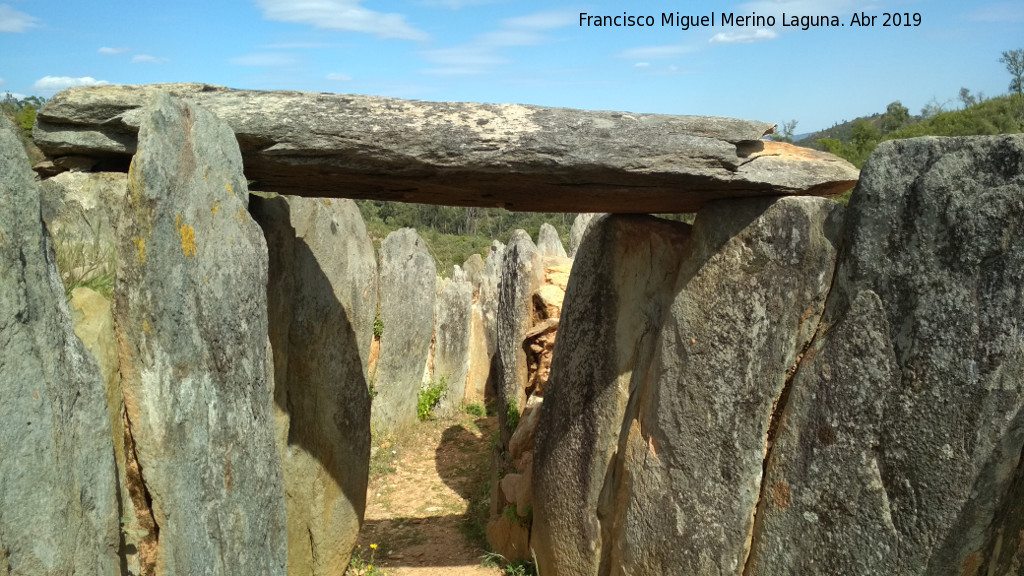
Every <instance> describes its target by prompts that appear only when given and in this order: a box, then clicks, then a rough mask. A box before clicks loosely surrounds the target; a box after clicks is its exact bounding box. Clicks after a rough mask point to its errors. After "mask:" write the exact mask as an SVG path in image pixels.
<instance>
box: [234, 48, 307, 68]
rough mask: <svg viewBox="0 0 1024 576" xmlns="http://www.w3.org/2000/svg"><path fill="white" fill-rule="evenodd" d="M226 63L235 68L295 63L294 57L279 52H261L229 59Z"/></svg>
mask: <svg viewBox="0 0 1024 576" xmlns="http://www.w3.org/2000/svg"><path fill="white" fill-rule="evenodd" d="M228 63H229V64H234V65H235V66H269V67H275V66H291V65H292V64H294V63H295V57H294V56H292V55H291V54H282V53H280V52H262V53H258V54H246V55H245V56H238V57H236V58H231V59H230V60H228Z"/></svg>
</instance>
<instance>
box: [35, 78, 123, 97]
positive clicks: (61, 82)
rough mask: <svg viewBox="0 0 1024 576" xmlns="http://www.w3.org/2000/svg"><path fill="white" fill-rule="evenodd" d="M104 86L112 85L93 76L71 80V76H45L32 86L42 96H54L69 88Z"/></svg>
mask: <svg viewBox="0 0 1024 576" xmlns="http://www.w3.org/2000/svg"><path fill="white" fill-rule="evenodd" d="M102 84H110V82H107V81H106V80H97V79H95V78H93V77H91V76H83V77H81V78H71V77H69V76H43V77H42V78H40V79H39V80H36V83H35V84H33V85H32V88H33V89H34V90H35V91H36V92H37V93H39V94H40V95H41V96H52V95H53V94H56V93H57V92H60V91H61V90H65V89H67V88H73V87H75V86H99V85H102Z"/></svg>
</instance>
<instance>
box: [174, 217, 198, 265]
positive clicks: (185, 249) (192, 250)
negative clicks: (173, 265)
mask: <svg viewBox="0 0 1024 576" xmlns="http://www.w3.org/2000/svg"><path fill="white" fill-rule="evenodd" d="M182 219H183V216H182V215H181V214H180V213H179V214H178V215H177V216H176V217H175V218H174V227H175V228H177V229H178V233H179V234H181V253H182V254H184V255H185V257H186V258H192V257H193V256H195V255H196V231H195V229H194V228H192V227H191V226H189V225H188V224H184V223H183V222H182Z"/></svg>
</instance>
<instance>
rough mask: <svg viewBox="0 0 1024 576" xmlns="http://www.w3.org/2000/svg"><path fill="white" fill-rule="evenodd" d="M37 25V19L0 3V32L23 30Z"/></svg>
mask: <svg viewBox="0 0 1024 576" xmlns="http://www.w3.org/2000/svg"><path fill="white" fill-rule="evenodd" d="M38 25H39V19H38V18H36V17H35V16H29V15H28V14H25V13H24V12H18V11H17V10H15V9H14V8H11V7H10V6H9V5H7V4H0V32H24V31H25V30H28V29H29V28H35V27H36V26H38Z"/></svg>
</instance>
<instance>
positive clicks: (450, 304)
mask: <svg viewBox="0 0 1024 576" xmlns="http://www.w3.org/2000/svg"><path fill="white" fill-rule="evenodd" d="M472 314H473V285H472V284H470V283H469V282H466V281H462V282H459V281H454V280H453V281H450V282H447V283H445V284H444V286H443V287H442V288H441V291H440V293H439V294H438V295H437V326H436V328H435V329H434V380H440V379H441V378H444V379H445V382H446V383H447V384H448V392H447V393H446V394H445V396H444V397H443V398H442V399H441V403H440V405H439V406H438V414H439V415H451V414H455V413H456V412H458V411H459V409H460V408H461V407H462V404H463V402H464V401H465V400H466V381H467V379H468V377H469V362H470V346H471V345H472V343H471V342H470V332H471V322H472V319H473V316H472Z"/></svg>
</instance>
